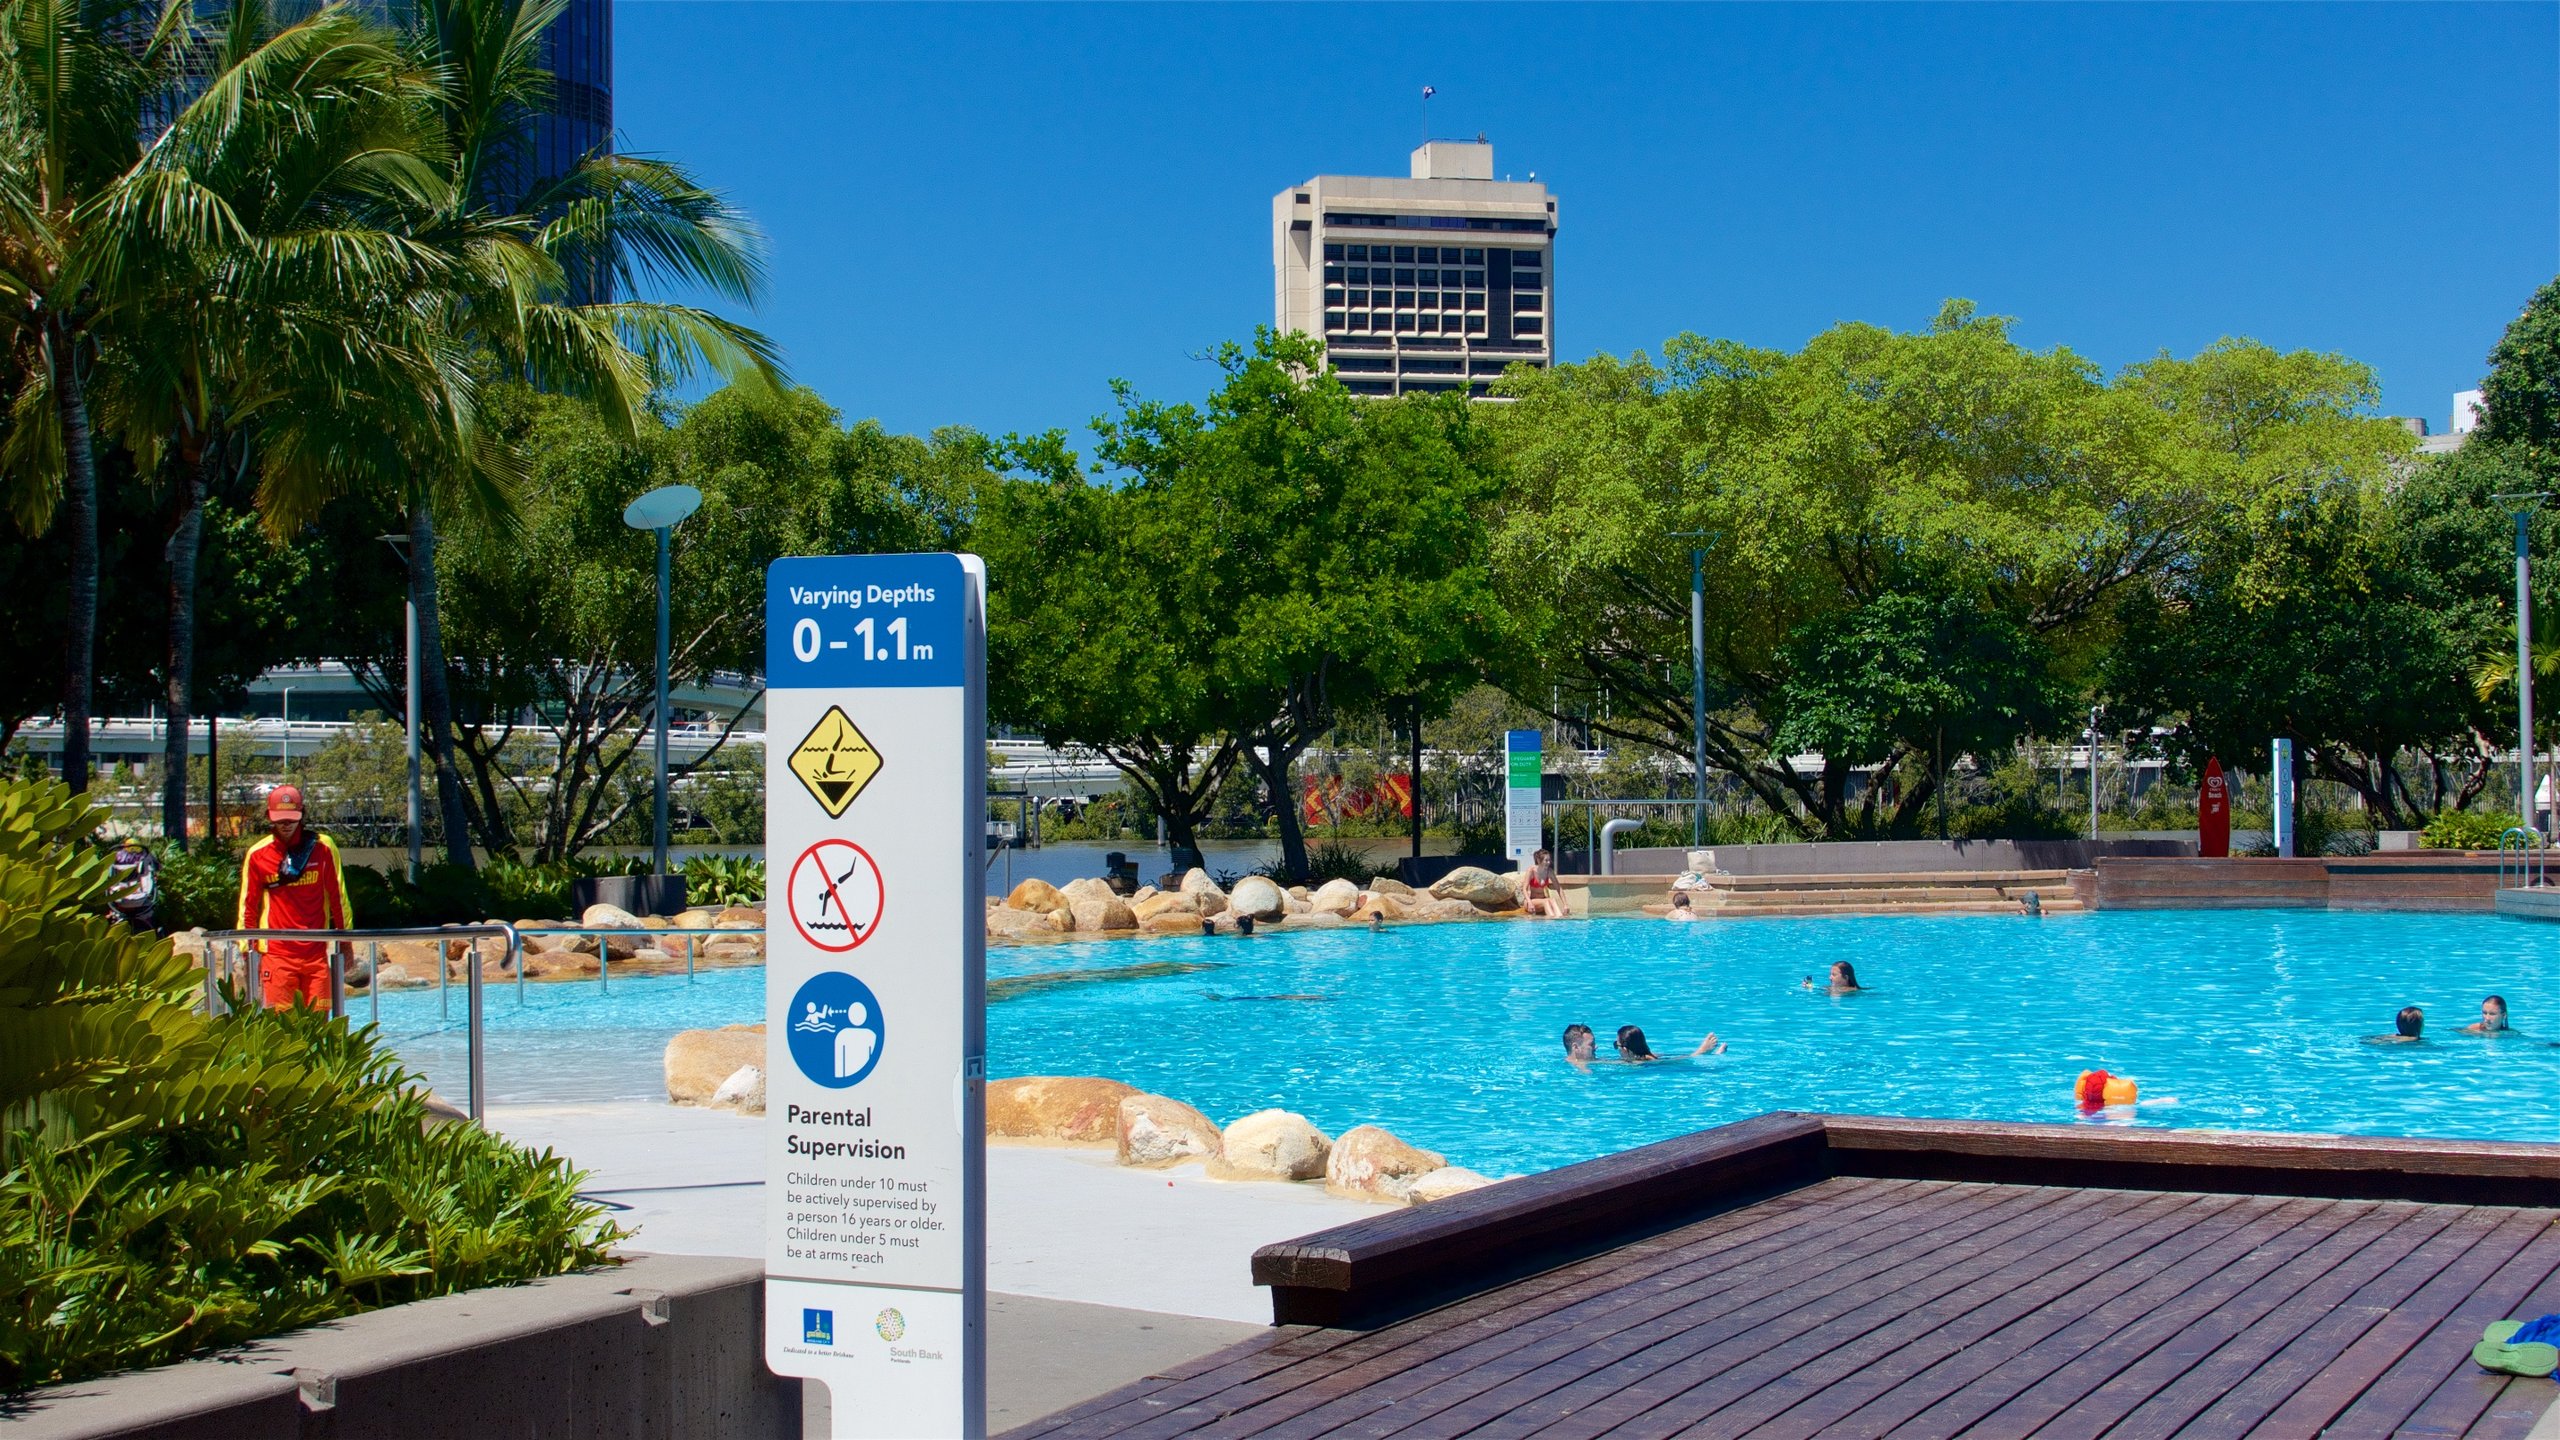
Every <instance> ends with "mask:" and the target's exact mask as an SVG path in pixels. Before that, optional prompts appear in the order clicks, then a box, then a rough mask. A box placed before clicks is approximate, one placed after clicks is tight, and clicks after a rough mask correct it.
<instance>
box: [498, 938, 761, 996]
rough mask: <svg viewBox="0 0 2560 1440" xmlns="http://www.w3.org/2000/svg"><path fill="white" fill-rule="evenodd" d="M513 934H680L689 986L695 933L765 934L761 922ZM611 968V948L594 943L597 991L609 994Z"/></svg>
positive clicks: (520, 984) (519, 976)
mask: <svg viewBox="0 0 2560 1440" xmlns="http://www.w3.org/2000/svg"><path fill="white" fill-rule="evenodd" d="M516 933H517V934H519V935H595V936H605V935H682V936H684V937H686V938H685V942H684V980H685V983H686V984H688V985H690V984H692V983H693V971H694V949H695V947H694V943H693V937H694V936H697V935H753V936H755V937H757V938H758V939H759V940H761V939H762V938H763V937H764V927H763V926H761V925H755V926H747V925H729V926H721V925H710V926H705V927H703V928H701V929H698V930H697V929H693V928H691V927H688V926H684V925H528V926H521V927H518V928H517V930H516ZM612 969H613V958H612V947H610V946H608V945H604V944H602V943H599V944H598V945H597V946H596V989H597V990H598V991H600V992H608V993H609V992H610V991H611V989H612V987H611V986H610V985H609V984H608V983H607V981H608V979H609V978H610V975H611V972H612ZM516 1003H518V1004H522V1003H524V967H523V966H521V965H519V966H517V967H516Z"/></svg>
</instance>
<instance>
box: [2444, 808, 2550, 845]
mask: <svg viewBox="0 0 2560 1440" xmlns="http://www.w3.org/2000/svg"><path fill="white" fill-rule="evenodd" d="M2523 823H2524V821H2522V820H2521V819H2519V818H2517V817H2516V816H2515V815H2514V814H2512V813H2510V812H2508V811H2504V810H2440V811H2437V812H2436V815H2435V818H2434V819H2432V820H2429V821H2428V822H2427V828H2426V829H2424V830H2421V831H2419V832H2418V844H2419V845H2420V846H2422V847H2424V848H2425V849H2429V850H2495V849H2497V848H2498V839H2499V837H2500V836H2503V835H2505V834H2506V833H2507V832H2508V831H2509V830H2512V829H2514V828H2516V827H2517V826H2519V825H2522V824H2523Z"/></svg>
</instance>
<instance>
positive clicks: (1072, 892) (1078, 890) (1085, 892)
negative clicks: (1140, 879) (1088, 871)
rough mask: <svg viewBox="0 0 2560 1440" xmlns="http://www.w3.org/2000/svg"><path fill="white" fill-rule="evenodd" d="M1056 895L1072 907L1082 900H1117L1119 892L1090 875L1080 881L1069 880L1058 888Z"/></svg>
mask: <svg viewBox="0 0 2560 1440" xmlns="http://www.w3.org/2000/svg"><path fill="white" fill-rule="evenodd" d="M1058 895H1059V897H1060V898H1062V899H1064V900H1065V901H1066V902H1067V903H1068V904H1069V905H1074V904H1076V903H1077V902H1079V901H1083V900H1117V899H1119V898H1120V892H1119V891H1117V890H1114V889H1112V888H1111V886H1110V883H1109V882H1107V881H1103V880H1097V879H1095V878H1094V877H1092V876H1090V875H1087V876H1085V877H1083V878H1082V879H1077V880H1070V881H1068V882H1067V883H1066V884H1064V885H1061V886H1059V887H1058Z"/></svg>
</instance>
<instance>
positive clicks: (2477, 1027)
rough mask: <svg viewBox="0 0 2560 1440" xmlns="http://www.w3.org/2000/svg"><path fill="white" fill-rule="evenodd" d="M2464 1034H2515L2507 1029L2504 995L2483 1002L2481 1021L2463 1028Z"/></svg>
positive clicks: (2481, 1003) (2481, 1005) (2481, 1004)
mask: <svg viewBox="0 0 2560 1440" xmlns="http://www.w3.org/2000/svg"><path fill="white" fill-rule="evenodd" d="M2462 1033H2463V1034H2465V1035H2512V1034H2514V1033H2515V1032H2514V1031H2512V1030H2509V1029H2508V1028H2507V1001H2506V997H2505V996H2502V995H2492V996H2490V997H2489V998H2488V999H2486V1000H2483V1001H2481V1002H2480V1019H2479V1020H2478V1021H2477V1022H2476V1023H2474V1024H2470V1025H2465V1026H2463V1027H2462Z"/></svg>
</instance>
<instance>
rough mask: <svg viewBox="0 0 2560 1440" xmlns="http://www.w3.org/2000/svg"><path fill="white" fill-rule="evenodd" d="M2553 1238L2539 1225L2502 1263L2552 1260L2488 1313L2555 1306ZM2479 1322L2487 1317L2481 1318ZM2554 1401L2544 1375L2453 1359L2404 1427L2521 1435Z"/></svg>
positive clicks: (2516, 1269) (2558, 1287)
mask: <svg viewBox="0 0 2560 1440" xmlns="http://www.w3.org/2000/svg"><path fill="white" fill-rule="evenodd" d="M2555 1239H2560V1231H2555V1230H2545V1231H2543V1232H2542V1233H2541V1234H2539V1235H2536V1236H2535V1237H2534V1239H2533V1243H2532V1244H2531V1245H2529V1246H2527V1247H2526V1250H2525V1254H2524V1255H2522V1256H2520V1257H2518V1258H2517V1260H2516V1263H2515V1264H2513V1265H2511V1266H2509V1267H2508V1270H2509V1272H2511V1273H2517V1274H2521V1273H2525V1272H2527V1271H2529V1270H2531V1269H2533V1268H2535V1267H2537V1266H2540V1265H2543V1264H2546V1263H2550V1264H2553V1269H2552V1270H2551V1271H2549V1272H2548V1273H2546V1274H2545V1275H2544V1276H2543V1277H2542V1278H2541V1279H2540V1280H2538V1281H2535V1282H2534V1284H2533V1286H2532V1288H2531V1289H2530V1290H2529V1291H2527V1292H2526V1294H2525V1295H2524V1297H2523V1298H2522V1299H2520V1300H2517V1301H2515V1302H2513V1303H2512V1304H2510V1305H2508V1306H2507V1312H2508V1313H2507V1314H2506V1315H2502V1316H2497V1317H2493V1318H2497V1319H2509V1318H2513V1319H2519V1320H2525V1319H2531V1318H2533V1317H2534V1316H2537V1315H2548V1314H2550V1313H2552V1312H2553V1311H2556V1310H2560V1263H2555V1262H2554V1261H2553V1258H2552V1257H2551V1255H2550V1253H2549V1252H2550V1248H2551V1246H2552V1244H2553V1242H2554V1241H2555ZM2482 1323H2483V1324H2486V1323H2487V1322H2486V1321H2485V1320H2484V1321H2483V1322H2482ZM2456 1333H2457V1334H2459V1333H2460V1332H2456ZM2463 1338H2466V1339H2467V1338H2469V1337H2468V1336H2465V1337H2463ZM2484 1392H2485V1396H2486V1398H2485V1403H2482V1404H2480V1405H2479V1406H2478V1407H2477V1409H2476V1412H2475V1413H2473V1414H2472V1415H2471V1416H2470V1418H2469V1419H2468V1421H2467V1422H2465V1423H2463V1425H2462V1428H2460V1429H2458V1430H2457V1429H2453V1428H2452V1427H2453V1426H2454V1424H2455V1423H2456V1422H2457V1421H2458V1420H2461V1419H2462V1407H2463V1406H2464V1405H2467V1404H2469V1403H2470V1402H2471V1401H2473V1400H2475V1399H2478V1398H2480V1397H2482V1395H2483V1393H2484ZM2555 1401H2560V1396H2555V1395H2554V1392H2553V1390H2552V1387H2551V1385H2550V1384H2549V1383H2548V1382H2546V1381H2543V1380H2539V1379H2527V1378H2525V1377H2523V1376H2506V1375H2492V1374H2490V1373H2489V1372H2487V1371H2485V1370H2481V1369H2479V1368H2477V1367H2475V1366H2472V1365H2469V1364H2463V1363H2457V1364H2456V1366H2455V1368H2454V1373H2453V1374H2452V1375H2450V1376H2448V1377H2447V1378H2446V1379H2445V1382H2444V1384H2443V1385H2442V1386H2440V1387H2438V1389H2437V1391H2436V1393H2435V1394H2434V1395H2431V1396H2429V1397H2428V1398H2427V1403H2426V1404H2424V1405H2422V1406H2420V1407H2419V1408H2418V1410H2417V1412H2416V1413H2415V1414H2413V1415H2411V1416H2410V1417H2409V1419H2408V1421H2407V1422H2406V1425H2405V1427H2404V1428H2406V1429H2408V1430H2410V1431H2412V1432H2414V1433H2427V1432H2429V1431H2434V1432H2438V1433H2446V1434H2462V1435H2475V1436H2480V1437H2484V1440H2488V1437H2497V1440H2524V1437H2525V1436H2527V1435H2529V1434H2530V1433H2532V1430H2533V1427H2534V1422H2536V1421H2537V1420H2540V1419H2541V1418H2542V1414H2543V1412H2544V1411H2546V1410H2549V1409H2551V1408H2552V1407H2553V1405H2554V1403H2555Z"/></svg>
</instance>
